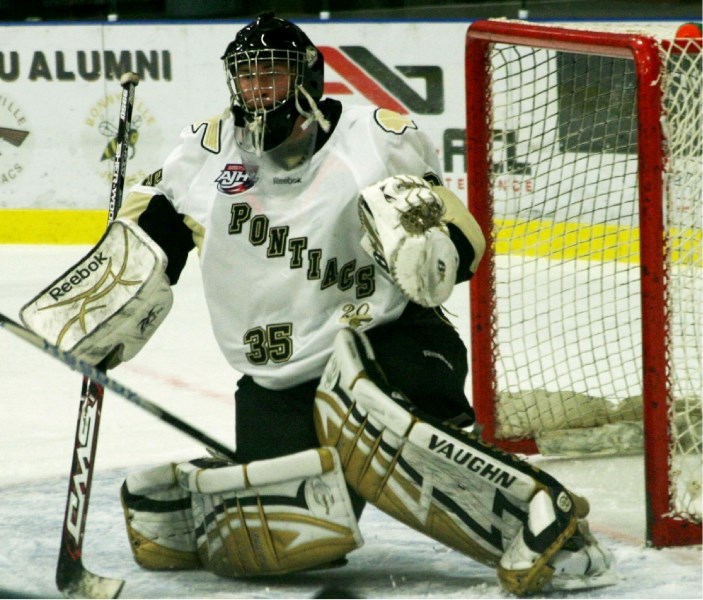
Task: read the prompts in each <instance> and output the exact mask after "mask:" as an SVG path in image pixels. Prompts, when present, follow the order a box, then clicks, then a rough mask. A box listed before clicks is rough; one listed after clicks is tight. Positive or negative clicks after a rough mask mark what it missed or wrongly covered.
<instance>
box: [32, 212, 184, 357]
mask: <svg viewBox="0 0 703 600" xmlns="http://www.w3.org/2000/svg"><path fill="white" fill-rule="evenodd" d="M165 270H166V255H165V254H164V252H163V250H161V248H160V247H159V246H158V245H157V244H156V242H154V241H153V240H152V239H151V238H150V237H149V236H148V235H146V233H144V231H142V229H141V228H140V227H139V226H138V225H136V224H135V223H133V222H131V221H127V220H120V219H118V220H116V221H114V222H113V223H111V224H110V226H109V227H108V229H107V231H106V232H105V235H104V236H103V238H102V239H101V240H100V241H99V242H98V244H97V245H96V246H95V248H93V249H92V250H91V251H90V252H89V253H88V254H87V255H86V256H85V257H83V259H81V261H80V262H78V263H77V264H75V265H74V266H72V267H71V268H70V269H68V271H66V272H65V273H64V274H63V275H61V277H59V278H58V279H57V280H56V281H54V282H53V283H51V284H50V285H48V286H47V287H46V288H45V289H44V290H43V291H42V292H40V293H39V294H38V295H37V296H36V297H35V298H33V299H32V300H31V301H30V302H28V303H27V304H26V305H25V306H24V307H23V308H22V310H21V311H20V316H21V318H22V321H23V322H24V324H25V325H26V326H27V327H28V328H29V329H31V330H32V331H34V332H35V333H37V334H38V335H41V336H42V337H44V338H45V339H47V340H49V341H50V342H51V343H53V344H55V345H56V346H58V347H59V348H61V349H62V350H66V351H69V352H72V353H73V354H75V355H76V356H77V357H78V358H80V359H82V360H84V361H86V362H88V363H90V364H93V365H96V364H98V363H100V362H101V361H104V360H105V359H106V358H107V361H105V364H104V365H103V366H104V367H105V368H109V367H114V366H116V365H117V364H119V363H120V362H122V361H126V360H129V359H130V358H132V357H134V356H135V355H136V354H137V352H139V350H141V349H142V347H143V346H144V344H146V342H147V341H148V340H149V338H150V337H151V336H152V334H153V333H154V331H156V328H157V327H158V326H159V325H160V324H161V323H162V322H163V320H164V319H165V318H166V315H167V314H168V312H169V310H170V309H171V306H172V304H173V294H172V293H171V286H170V284H169V281H168V277H167V276H166V273H165Z"/></svg>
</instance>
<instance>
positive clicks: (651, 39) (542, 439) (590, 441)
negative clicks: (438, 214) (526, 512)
mask: <svg viewBox="0 0 703 600" xmlns="http://www.w3.org/2000/svg"><path fill="white" fill-rule="evenodd" d="M671 29H672V31H670V32H661V34H656V33H655V34H652V32H651V31H649V32H647V33H646V34H645V33H643V32H635V31H626V32H625V31H619V32H617V31H613V30H609V31H608V30H606V31H593V30H588V29H585V28H584V29H582V28H578V29H573V28H567V27H548V26H541V25H535V24H528V23H523V22H513V21H505V20H499V21H478V22H475V23H473V24H472V26H471V27H470V28H469V31H468V33H467V38H466V57H465V66H466V94H467V96H466V97H467V107H466V110H467V171H468V181H469V188H468V189H469V206H470V208H471V211H472V212H473V213H474V215H475V216H476V218H477V220H478V221H479V223H480V224H481V227H482V228H483V231H484V233H485V234H486V237H487V240H488V249H487V252H486V256H485V258H484V262H483V263H482V265H481V267H480V268H479V269H478V273H477V274H476V276H475V277H474V279H473V281H472V284H471V285H472V287H471V318H472V326H471V336H472V372H473V386H474V389H473V398H474V406H475V409H476V413H477V417H478V420H479V422H481V423H482V424H483V426H484V435H485V437H486V438H487V439H488V440H490V441H492V442H493V443H496V444H497V445H499V446H501V447H503V448H505V449H507V450H511V451H516V452H523V453H531V452H537V451H540V452H542V453H544V454H561V455H580V454H584V453H586V454H614V453H635V452H644V455H645V470H646V480H647V481H646V490H647V502H648V511H647V512H648V519H649V522H648V533H647V534H648V539H649V541H650V543H652V544H654V545H656V546H668V545H681V544H691V543H701V526H700V524H701V489H700V488H701V371H702V368H703V364H702V358H701V357H702V354H701V340H702V326H703V317H702V314H701V313H702V310H703V293H702V289H703V253H702V251H701V239H702V238H701V217H702V212H703V211H702V206H701V204H702V195H703V186H702V183H701V174H702V171H703V165H702V162H701V161H702V159H703V154H702V151H701V136H702V131H703V123H702V122H701V71H702V69H701V39H700V38H698V39H678V40H677V39H675V36H674V35H673V33H674V30H675V28H671Z"/></svg>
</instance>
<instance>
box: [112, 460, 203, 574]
mask: <svg viewBox="0 0 703 600" xmlns="http://www.w3.org/2000/svg"><path fill="white" fill-rule="evenodd" d="M174 467H175V465H172V464H166V465H161V466H158V467H154V468H151V469H147V470H145V471H140V472H138V473H134V474H130V475H129V476H128V477H127V479H126V480H125V482H124V483H123V484H122V489H121V491H120V499H121V501H122V508H123V509H124V516H125V522H126V525H127V537H128V538H129V544H130V547H131V549H132V554H133V556H134V560H135V561H136V562H137V564H139V565H140V566H142V567H144V568H145V569H157V570H161V569H196V568H200V567H202V564H201V562H200V557H199V556H198V552H197V548H196V545H195V534H194V533H193V531H194V526H193V515H192V510H191V498H190V493H189V492H187V491H186V490H183V489H182V488H181V487H180V486H179V485H178V483H177V481H176V476H175V470H174Z"/></svg>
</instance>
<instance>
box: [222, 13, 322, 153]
mask: <svg viewBox="0 0 703 600" xmlns="http://www.w3.org/2000/svg"><path fill="white" fill-rule="evenodd" d="M222 60H223V61H224V67H225V72H226V73H227V84H228V86H229V89H230V94H231V95H232V111H233V112H234V116H235V121H236V122H237V124H238V125H240V126H244V125H249V127H250V129H256V128H259V129H260V130H261V131H260V136H261V137H260V140H259V143H260V148H261V149H262V150H269V149H271V148H274V147H276V146H277V145H279V144H280V143H281V142H283V141H284V140H285V139H286V138H287V137H288V136H289V135H290V133H291V131H292V128H293V125H294V123H295V120H296V118H297V116H298V115H299V114H303V115H305V116H309V115H310V114H312V113H313V112H314V111H315V110H317V106H316V103H317V102H318V101H319V100H320V98H321V97H322V90H323V86H324V60H323V57H322V54H321V53H320V52H319V51H318V49H317V48H316V47H315V46H314V44H313V43H312V42H311V41H310V39H309V38H308V36H307V35H305V33H303V31H302V30H301V29H300V28H299V27H298V26H297V25H294V24H293V23H291V22H289V21H286V20H285V19H281V18H279V17H276V16H275V15H274V14H273V13H264V14H262V15H261V16H259V17H257V19H256V20H255V21H253V22H252V23H250V24H249V25H247V26H246V27H244V28H243V29H241V30H240V31H239V32H238V33H237V35H236V37H235V38H234V40H233V41H232V42H230V43H229V45H228V46H227V49H226V50H225V53H224V54H223V55H222ZM286 74H287V76H285V75H286ZM252 75H256V76H257V77H258V79H257V81H258V86H259V87H257V89H255V90H252V89H251V88H243V86H242V82H243V81H244V82H245V81H246V77H251V76H252ZM262 76H268V77H269V80H270V81H276V80H277V81H278V82H279V83H278V84H276V83H272V84H271V85H270V86H268V87H261V81H262ZM276 76H278V78H277V77H276ZM281 77H283V83H281ZM242 78H244V79H242ZM276 85H279V87H278V89H276ZM301 88H302V90H301ZM257 123H258V125H257Z"/></svg>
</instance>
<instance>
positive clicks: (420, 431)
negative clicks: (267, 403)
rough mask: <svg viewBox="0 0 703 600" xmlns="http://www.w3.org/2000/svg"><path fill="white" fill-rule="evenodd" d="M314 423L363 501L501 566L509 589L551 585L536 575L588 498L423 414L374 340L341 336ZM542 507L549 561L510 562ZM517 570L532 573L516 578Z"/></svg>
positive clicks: (543, 543) (566, 535)
mask: <svg viewBox="0 0 703 600" xmlns="http://www.w3.org/2000/svg"><path fill="white" fill-rule="evenodd" d="M315 425H316V428H317V432H318V437H319V439H320V442H321V443H324V444H329V445H335V446H336V447H337V449H338V450H339V453H340V456H341V458H342V463H343V466H344V472H345V477H346V479H347V482H348V483H349V485H350V486H351V487H352V488H353V489H354V490H356V491H357V492H358V493H359V494H360V495H361V496H362V497H363V498H364V499H366V500H367V501H368V502H370V503H372V504H374V505H375V506H377V507H378V508H380V509H381V510H383V511H384V512H386V513H388V514H390V515H391V516H393V517H394V518H397V519H399V520H400V521H402V522H404V523H406V524H408V525H410V526H411V527H413V528H414V529H416V530H418V531H420V532H422V533H425V534H426V535H429V536H430V537H432V538H433V539H436V540H438V541H440V542H442V543H444V544H446V545H448V546H450V547H452V548H454V549H456V550H457V551H459V552H462V553H464V554H467V555H468V556H471V557H472V558H474V559H475V560H478V561H479V562H482V563H484V564H487V565H490V566H498V565H499V564H500V565H501V569H502V571H503V574H504V576H502V577H501V582H502V583H503V585H504V586H505V587H506V589H508V590H509V591H514V590H517V589H518V585H514V584H513V579H520V581H522V580H523V579H524V578H525V577H526V576H527V574H529V576H530V579H531V581H535V582H536V583H535V585H537V584H538V583H539V584H546V583H547V581H548V578H547V579H545V578H540V577H538V576H533V575H532V573H533V571H537V572H540V570H541V569H542V567H543V566H544V565H546V564H547V561H548V560H549V559H550V558H552V557H554V556H555V554H556V553H557V552H558V550H559V549H560V548H561V547H562V545H563V544H564V543H565V542H566V540H567V539H569V537H570V536H571V535H573V533H574V531H575V528H576V521H577V519H578V518H579V517H584V516H585V515H586V513H587V512H588V505H587V503H586V502H585V500H582V499H578V498H577V497H576V496H574V495H573V494H571V493H570V492H567V491H566V490H565V489H564V488H563V487H562V486H561V485H560V484H559V483H558V482H557V481H556V480H554V479H553V478H552V477H550V476H549V475H547V474H546V473H544V472H542V471H539V470H538V469H536V468H534V467H532V466H530V465H529V464H527V463H524V462H523V461H520V460H518V459H517V458H515V457H513V456H512V455H509V454H506V453H504V452H501V451H500V450H498V449H495V448H493V447H491V446H489V445H487V444H485V443H484V442H482V441H481V440H479V439H478V438H477V437H475V436H474V435H472V434H470V433H468V432H466V431H463V430H460V429H457V428H455V427H452V426H449V425H445V424H443V423H439V422H437V421H436V420H435V419H433V418H432V417H429V416H427V415H421V414H420V413H419V412H418V411H417V410H416V409H414V407H412V405H411V404H410V403H409V402H408V401H407V399H405V398H404V397H403V396H402V394H400V392H398V391H397V390H394V389H393V388H392V387H390V386H389V385H388V383H387V382H385V380H384V377H383V374H382V372H381V371H380V368H379V367H378V365H377V364H376V363H375V361H374V357H373V350H372V348H371V346H370V344H369V343H368V339H367V338H366V336H364V335H363V334H361V333H359V332H357V331H352V330H344V331H342V332H340V333H339V334H338V336H337V338H336V339H335V345H334V351H333V354H332V358H331V359H330V362H329V363H328V365H327V367H326V369H325V371H324V373H323V376H322V378H321V381H320V386H319V387H318V391H317V395H316V402H315ZM544 499H546V500H547V502H544V501H543V500H544ZM545 506H546V507H547V508H548V510H547V514H549V512H550V511H551V513H553V514H554V515H556V514H558V515H559V518H558V519H556V522H555V523H554V524H553V525H552V526H550V527H543V528H541V529H539V530H538V531H536V532H534V533H536V534H538V536H539V544H540V547H541V548H542V549H543V550H544V553H545V555H546V558H545V559H544V560H540V561H536V560H535V561H533V562H531V563H530V564H521V563H520V564H518V563H512V562H507V561H506V562H503V557H504V555H505V554H506V552H508V551H509V550H510V549H511V548H512V546H513V545H514V544H515V543H516V542H515V540H516V539H524V538H525V527H524V526H525V524H526V523H527V522H528V520H529V518H530V517H531V515H532V513H533V512H534V513H535V515H540V512H539V511H540V509H545ZM554 511H557V512H554ZM532 518H533V520H534V519H535V518H536V517H532ZM552 520H553V521H554V519H552ZM542 521H543V522H545V523H546V522H547V521H548V518H547V517H543V518H542ZM549 523H551V521H549ZM530 531H532V530H530ZM535 547H537V546H535ZM520 567H525V569H526V571H527V574H525V573H520V577H517V576H516V577H511V576H512V573H513V571H519V570H520ZM552 572H553V571H552Z"/></svg>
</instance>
